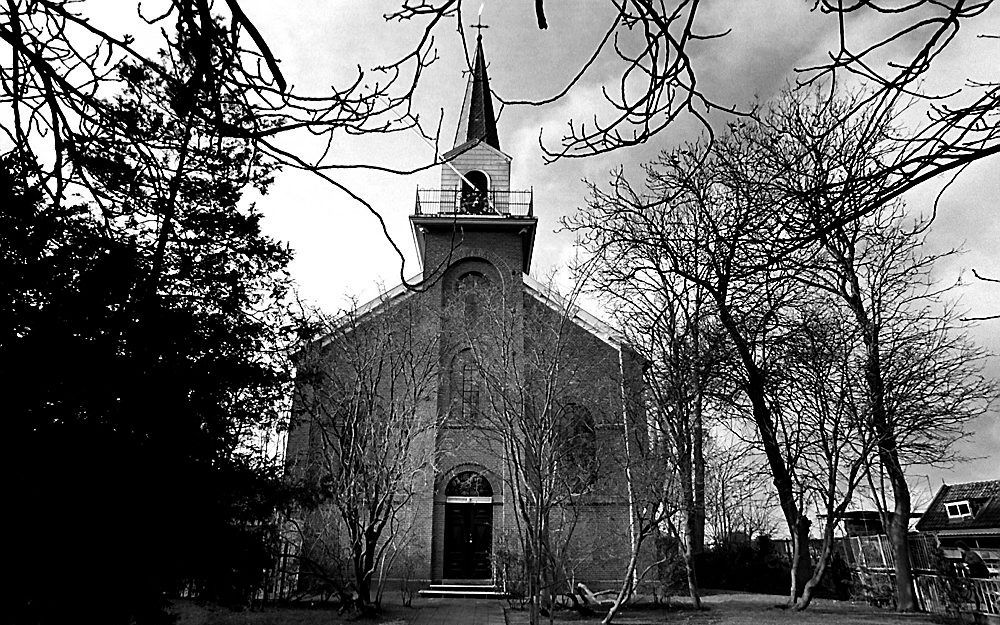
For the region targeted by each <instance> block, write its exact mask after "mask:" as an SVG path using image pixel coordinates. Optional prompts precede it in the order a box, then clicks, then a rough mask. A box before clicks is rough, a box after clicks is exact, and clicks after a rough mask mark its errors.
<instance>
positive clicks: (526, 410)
mask: <svg viewBox="0 0 1000 625" xmlns="http://www.w3.org/2000/svg"><path fill="white" fill-rule="evenodd" d="M508 293H509V291H508V290H504V289H501V288H496V289H489V288H487V289H486V290H484V291H483V293H482V294H481V296H480V297H481V299H480V300H479V302H480V303H479V304H478V305H477V306H476V307H475V313H474V314H472V315H470V314H469V309H468V308H467V305H468V302H460V307H461V308H462V309H463V310H461V311H459V314H461V315H462V318H463V320H464V331H463V332H462V334H460V335H458V336H456V345H455V346H454V347H455V349H467V350H468V353H469V354H470V355H471V359H472V361H473V362H474V363H475V366H476V367H477V368H478V371H479V374H480V375H481V378H482V388H483V400H484V401H483V404H484V409H483V411H482V414H477V415H475V418H476V419H477V420H478V421H477V422H478V423H481V427H482V428H483V431H484V433H485V438H486V440H485V445H486V447H487V449H489V450H490V453H491V454H492V455H493V456H494V457H495V458H496V459H497V461H498V463H499V464H500V466H501V467H502V473H503V475H504V481H505V488H507V489H508V492H509V496H510V499H511V502H512V504H513V511H514V521H515V525H516V528H517V533H518V538H519V540H520V542H521V548H522V550H523V554H524V561H525V567H526V571H525V575H526V582H527V584H526V586H527V591H526V595H527V599H528V608H529V620H530V622H532V623H537V622H538V620H539V618H540V615H541V614H542V612H543V611H544V610H549V611H551V610H552V609H553V607H554V601H553V595H554V594H556V593H566V594H568V595H570V596H575V592H576V591H575V589H574V588H573V587H572V582H571V580H572V579H573V578H574V577H575V575H574V573H573V569H574V567H575V566H576V563H577V562H578V561H590V560H592V559H593V556H594V554H593V553H582V554H581V553H577V548H576V546H575V545H576V542H577V540H576V539H577V536H576V534H575V530H576V527H577V524H578V522H579V520H580V518H581V515H582V514H584V511H585V509H586V508H587V507H588V506H589V505H590V504H591V503H592V502H593V500H595V499H601V500H603V498H606V497H608V496H611V495H608V493H615V490H616V489H614V488H613V483H614V480H613V478H612V476H609V475H608V473H609V472H610V471H609V469H612V468H614V467H615V466H621V464H620V463H618V462H617V461H616V460H615V458H617V457H618V455H620V453H621V451H622V450H621V447H622V445H624V443H625V440H624V437H628V436H635V435H636V433H635V432H634V431H629V427H628V424H627V423H626V414H625V413H626V412H628V414H627V417H628V418H631V417H632V416H633V415H632V414H631V408H632V407H631V406H630V407H629V408H628V410H627V409H626V406H624V405H623V402H624V399H625V398H624V396H623V392H624V391H623V388H622V385H623V384H624V381H623V379H622V374H621V359H620V355H619V353H618V352H617V351H615V350H612V349H611V348H610V347H609V346H608V345H607V344H606V343H604V342H603V341H601V340H600V339H599V338H597V337H595V336H592V335H590V334H588V332H587V331H586V330H584V329H583V328H581V327H580V326H579V325H578V324H577V322H576V321H575V319H576V318H577V315H578V314H579V310H578V308H577V307H576V305H575V303H574V302H575V294H574V295H571V296H570V297H567V298H563V297H561V296H559V295H558V294H557V293H556V292H555V290H554V289H551V288H548V289H544V288H543V290H542V291H539V292H537V293H534V292H533V293H532V294H531V295H528V296H525V295H524V294H522V293H519V292H518V293H516V295H514V296H510V295H508ZM511 297H516V298H517V300H518V301H512V300H511ZM522 298H523V299H522ZM612 432H620V433H621V436H612V435H611V433H612ZM598 449H600V450H601V451H600V454H598ZM617 497H619V498H620V495H617ZM619 503H620V502H619ZM612 538H614V537H604V538H602V540H601V541H597V543H598V545H597V548H598V549H600V548H601V547H600V544H599V543H601V542H605V541H610V540H611V539H612ZM609 547H610V546H609Z"/></svg>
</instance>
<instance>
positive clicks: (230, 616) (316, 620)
mask: <svg viewBox="0 0 1000 625" xmlns="http://www.w3.org/2000/svg"><path fill="white" fill-rule="evenodd" d="M406 611H408V609H407V608H403V607H402V606H389V607H388V608H387V609H386V610H385V612H384V613H383V615H382V616H381V617H379V618H378V619H374V620H370V619H357V618H353V617H351V616H350V615H347V614H337V608H336V607H329V606H320V607H315V608H309V607H267V608H264V609H262V610H242V611H234V610H229V609H227V608H222V607H219V606H216V605H211V604H204V603H201V602H198V601H189V600H186V599H181V600H177V601H174V602H173V604H172V605H171V607H170V612H172V613H173V614H176V615H177V617H178V618H177V622H176V625H334V624H338V623H372V624H380V625H404V624H405V623H406V622H407V619H406V618H404V617H405V616H406V614H405V613H406Z"/></svg>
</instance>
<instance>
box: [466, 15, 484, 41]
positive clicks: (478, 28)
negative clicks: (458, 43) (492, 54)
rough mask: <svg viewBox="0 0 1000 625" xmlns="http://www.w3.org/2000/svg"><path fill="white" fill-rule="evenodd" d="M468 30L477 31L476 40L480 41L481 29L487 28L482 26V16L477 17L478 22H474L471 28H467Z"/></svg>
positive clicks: (481, 36)
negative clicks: (473, 29)
mask: <svg viewBox="0 0 1000 625" xmlns="http://www.w3.org/2000/svg"><path fill="white" fill-rule="evenodd" d="M469 28H475V29H476V30H478V31H479V32H478V33H476V39H482V38H483V29H484V28H489V25H487V24H483V18H482V16H480V17H479V21H478V22H476V23H475V24H472V25H471V26H469Z"/></svg>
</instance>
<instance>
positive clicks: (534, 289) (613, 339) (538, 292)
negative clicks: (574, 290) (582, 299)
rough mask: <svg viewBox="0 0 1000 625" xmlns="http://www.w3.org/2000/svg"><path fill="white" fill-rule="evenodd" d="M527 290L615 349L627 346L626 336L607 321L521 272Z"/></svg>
mask: <svg viewBox="0 0 1000 625" xmlns="http://www.w3.org/2000/svg"><path fill="white" fill-rule="evenodd" d="M521 277H522V280H523V282H524V288H525V290H526V291H527V292H528V293H529V294H530V295H532V296H533V297H534V298H535V299H537V300H538V301H540V302H541V303H543V304H545V305H546V306H548V307H549V308H551V309H552V310H554V311H555V312H557V313H558V314H560V315H567V316H568V317H569V318H570V320H572V321H573V323H575V324H576V325H578V326H579V327H581V328H583V329H584V330H586V331H587V332H589V333H590V334H592V335H594V336H596V337H597V338H599V339H601V340H602V341H604V342H605V343H607V344H608V345H610V346H611V347H613V348H614V349H616V350H618V349H622V348H623V347H626V346H627V344H626V341H625V337H624V336H622V334H621V333H620V332H618V331H617V330H615V329H614V328H612V327H611V326H610V325H608V324H607V323H605V322H603V321H601V320H600V319H598V318H597V317H595V316H594V315H592V314H590V313H589V312H587V311H586V310H584V309H583V308H580V307H579V306H577V305H576V304H574V303H571V302H568V301H567V300H566V299H565V298H564V297H562V296H561V295H559V294H558V293H556V292H554V291H553V290H552V289H549V288H546V287H545V286H544V285H542V283H540V282H539V281H538V280H535V279H534V278H532V277H531V276H529V275H528V274H526V273H525V274H521Z"/></svg>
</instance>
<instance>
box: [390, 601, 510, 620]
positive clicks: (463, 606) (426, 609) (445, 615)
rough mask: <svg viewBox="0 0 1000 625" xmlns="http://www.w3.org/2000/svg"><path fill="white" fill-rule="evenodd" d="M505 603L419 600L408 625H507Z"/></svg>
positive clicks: (415, 602)
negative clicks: (504, 610) (504, 611)
mask: <svg viewBox="0 0 1000 625" xmlns="http://www.w3.org/2000/svg"><path fill="white" fill-rule="evenodd" d="M503 605H504V604H503V601H497V600H496V599H439V598H427V599H424V598H419V599H415V600H414V601H413V607H414V608H415V611H416V614H413V615H412V616H411V615H410V614H407V615H406V623H407V625H506V620H505V619H504V616H503Z"/></svg>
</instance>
